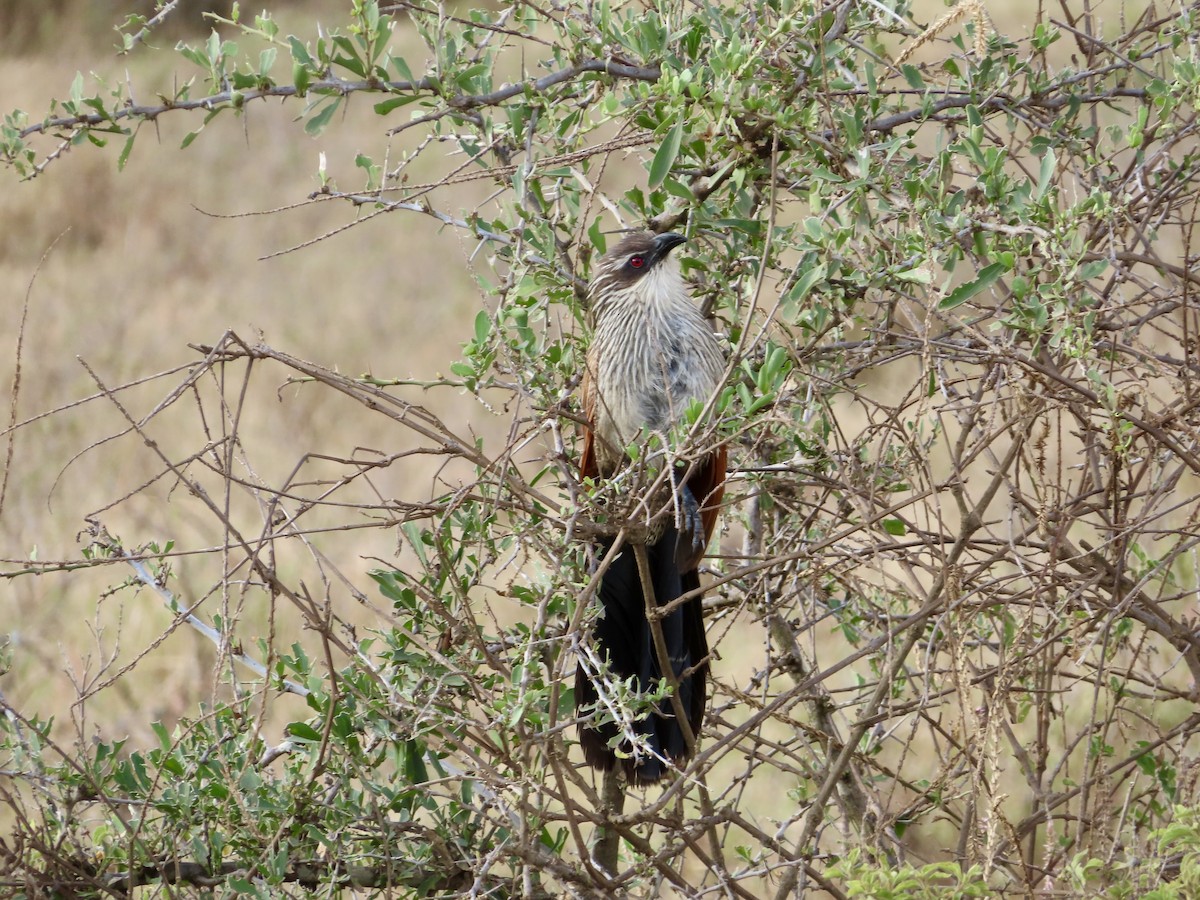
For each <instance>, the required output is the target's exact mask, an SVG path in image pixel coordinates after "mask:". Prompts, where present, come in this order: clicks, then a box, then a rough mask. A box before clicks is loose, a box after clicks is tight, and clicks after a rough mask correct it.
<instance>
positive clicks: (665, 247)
mask: <svg viewBox="0 0 1200 900" xmlns="http://www.w3.org/2000/svg"><path fill="white" fill-rule="evenodd" d="M686 243H687V238H685V237H684V236H683V235H682V234H675V233H674V232H672V231H668V232H666V233H665V234H660V235H659V236H658V237H656V238H655V239H654V255H655V256H656V257H657V258H658V259H665V258H666V256H667V254H668V253H670V252H671V251H672V250H674V249H675V248H676V247H678V246H679V245H680V244H686Z"/></svg>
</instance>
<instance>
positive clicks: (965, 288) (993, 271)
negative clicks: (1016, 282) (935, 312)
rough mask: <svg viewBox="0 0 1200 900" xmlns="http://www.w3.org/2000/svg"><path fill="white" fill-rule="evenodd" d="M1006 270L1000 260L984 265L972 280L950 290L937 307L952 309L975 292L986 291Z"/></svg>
mask: <svg viewBox="0 0 1200 900" xmlns="http://www.w3.org/2000/svg"><path fill="white" fill-rule="evenodd" d="M1007 271H1008V266H1006V265H1005V264H1004V263H1002V262H997V263H992V264H991V265H990V266H984V267H983V268H982V269H980V270H979V275H978V277H976V278H975V280H974V281H968V282H967V283H966V284H960V285H959V286H958V287H956V288H955V289H954V290H952V291H951V292H950V294H949V296H947V297H946V299H944V300H943V301H942V302H941V303H939V304H938V309H954V307H956V306H959V305H960V304H963V303H966V302H967V301H968V300H970V299H971V298H972V297H974V296H975V295H976V294H978V293H981V292H983V291H986V290H987V289H988V288H990V287H991V286H992V285H993V284H995V283H996V282H997V281H999V280H1000V276H1001V275H1003V274H1004V273H1005V272H1007Z"/></svg>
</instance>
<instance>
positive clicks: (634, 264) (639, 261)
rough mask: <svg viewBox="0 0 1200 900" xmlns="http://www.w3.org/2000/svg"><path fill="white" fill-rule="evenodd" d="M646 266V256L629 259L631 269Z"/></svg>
mask: <svg viewBox="0 0 1200 900" xmlns="http://www.w3.org/2000/svg"><path fill="white" fill-rule="evenodd" d="M644 265H646V257H644V256H631V257H629V268H631V269H640V268H641V267H642V266H644Z"/></svg>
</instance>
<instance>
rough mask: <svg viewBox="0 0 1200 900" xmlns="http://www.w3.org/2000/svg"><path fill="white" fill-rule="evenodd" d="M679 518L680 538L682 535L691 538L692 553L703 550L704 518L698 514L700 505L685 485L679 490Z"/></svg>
mask: <svg viewBox="0 0 1200 900" xmlns="http://www.w3.org/2000/svg"><path fill="white" fill-rule="evenodd" d="M679 518H680V538H681V539H682V538H683V536H684V535H689V536H690V537H691V544H692V547H691V549H692V551H693V552H695V553H699V552H700V551H702V550H703V549H704V545H705V543H706V541H705V539H704V516H703V515H702V514H701V512H700V504H699V503H697V502H696V495H695V494H693V493H692V489H691V488H689V487H688V486H687V485H686V484H685V485H681V486H680V488H679Z"/></svg>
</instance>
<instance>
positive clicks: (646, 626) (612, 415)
mask: <svg viewBox="0 0 1200 900" xmlns="http://www.w3.org/2000/svg"><path fill="white" fill-rule="evenodd" d="M683 242H684V238H682V237H681V236H679V235H677V234H660V235H654V234H649V233H644V234H633V235H630V236H629V237H626V238H625V239H624V240H622V241H621V242H620V244H618V245H617V246H616V247H615V248H614V249H613V250H612V251H610V252H609V253H606V254H605V255H604V256H603V257H601V258H600V260H599V261H598V262H597V264H596V269H595V273H594V274H593V277H592V281H591V284H590V287H589V290H588V298H589V304H590V308H591V314H592V320H593V325H594V331H593V335H592V342H591V345H590V348H589V350H588V355H587V372H586V377H585V379H584V384H583V402H584V413H585V415H586V417H587V421H588V424H589V427H588V428H587V430H586V432H585V437H584V449H583V458H582V461H581V469H582V473H583V475H584V477H588V478H594V479H603V478H611V477H613V476H614V475H615V474H616V473H617V472H618V471H619V470H620V469H621V468H622V467H623V466H625V465H626V463H627V461H628V457H627V453H626V448H627V447H629V446H630V445H631V444H633V443H634V442H635V441H638V440H640V439H642V438H644V437H645V436H646V435H648V434H652V433H657V434H663V435H667V434H670V432H671V430H672V428H673V427H674V426H675V425H676V424H677V423H678V422H679V421H680V419H681V418H682V417H683V415H684V413H685V411H686V410H687V409H688V408H689V406H691V404H692V403H693V402H694V401H700V402H706V401H708V400H709V398H710V397H712V395H713V393H714V392H715V391H716V389H717V388H718V386H719V385H720V381H721V377H722V374H723V372H724V369H725V363H724V359H723V356H722V353H721V346H720V344H719V343H718V341H717V338H716V336H715V335H714V334H713V332H712V329H711V328H710V327H709V324H708V322H707V321H706V320H705V319H704V316H703V315H702V314H701V312H700V310H699V308H698V307H697V306H696V304H695V303H694V302H693V301H692V298H691V296H690V294H689V292H688V289H687V284H686V283H685V282H684V280H683V277H682V275H681V274H680V271H679V263H678V261H677V260H675V259H674V258H673V257H672V256H671V251H672V250H673V249H674V248H675V247H677V246H679V245H680V244H682V243H683ZM725 464H726V458H725V448H724V446H723V445H722V446H719V447H717V448H715V449H713V450H711V451H710V452H707V453H705V454H703V455H702V456H701V457H700V458H699V459H695V460H693V461H691V462H690V463H683V462H679V463H677V464H676V468H675V470H674V471H673V472H672V473H671V474H672V476H673V477H671V478H670V484H671V489H672V491H674V496H673V497H668V498H664V499H665V500H669V501H670V502H669V503H667V502H664V503H655V504H654V506H656V507H665V510H664V512H663V513H662V515H660V516H659V517H658V518H657V519H656V520H655V521H653V522H652V523H651V525H650V528H649V529H648V530H647V531H646V533H645V534H644V535H642V537H641V539H644V540H645V547H646V559H647V561H648V563H649V576H650V578H649V580H650V582H651V584H652V586H653V593H654V601H655V603H656V604H657V605H658V606H660V607H661V606H666V605H668V604H670V603H672V602H673V601H675V600H677V599H678V598H680V597H682V596H683V595H684V594H689V595H690V596H689V599H687V600H685V601H684V602H683V603H682V604H680V605H678V606H677V607H676V608H675V609H674V610H672V611H671V612H670V613H668V614H667V615H666V616H665V617H663V618H662V619H661V620H660V621H661V627H662V632H663V637H664V639H665V644H666V650H667V656H668V657H669V665H670V666H671V670H672V671H673V674H674V677H675V681H676V683H677V684H678V690H679V694H678V697H679V700H680V701H681V705H682V709H683V710H684V711H685V714H686V717H687V720H688V724H689V725H690V728H691V733H692V734H693V735H696V734H698V733H699V730H700V725H701V723H702V721H703V718H704V708H705V704H706V701H707V695H708V687H707V676H708V640H707V638H706V636H705V632H704V619H703V614H702V610H701V594H700V577H699V574H698V572H697V569H698V567H699V564H700V558H701V557H702V556H703V555H704V550H705V548H706V547H707V545H708V542H709V538H710V537H711V536H712V532H713V528H714V527H715V525H716V520H717V512H718V508H719V506H720V502H721V496H722V493H723V490H724V482H725ZM611 547H612V541H611V540H610V541H607V542H602V549H603V550H604V551H606V552H607V551H608V550H610V549H611ZM598 596H599V599H600V603H601V605H602V607H603V612H602V614H601V616H600V617H599V619H598V620H597V624H596V649H597V651H598V652H597V655H598V656H599V658H600V659H607V661H608V665H609V673H610V675H611V676H612V677H613V678H615V679H618V680H622V681H624V680H627V679H629V678H633V687H634V688H635V689H636V690H637V691H639V692H645V691H649V690H652V689H654V688H655V687H657V685H658V684H659V682H660V680H661V679H662V678H663V673H664V672H665V671H666V668H665V664H664V661H663V660H660V659H659V657H658V654H657V653H656V651H655V641H654V638H653V633H652V631H651V628H650V623H649V621H648V620H647V617H646V598H645V594H644V593H643V590H642V578H641V574H640V572H639V570H638V563H637V554H636V552H635V550H634V548H633V547H632V546H630V545H626V546H624V547H622V548H621V550H620V555H619V556H617V558H616V559H615V560H613V562H612V564H611V565H610V566H609V568H608V569H607V570H606V571H605V572H604V573H603V575H602V576H601V582H600V586H599V590H598ZM592 668H593V667H585V666H584V665H583V664H582V663H581V664H580V665H579V668H578V670H577V672H576V678H575V700H576V704H577V707H578V708H580V709H586V708H588V707H589V706H590V705H594V704H595V703H596V701H597V700H598V699H599V694H598V690H597V685H596V683H595V682H594V680H593V679H595V678H596V676H597V673H596V672H595V671H591V669H592ZM674 710H675V706H674V704H673V703H672V702H671V699H670V698H669V697H668V698H664V699H662V700H660V701H659V702H658V704H657V706H656V708H655V710H654V711H653V712H651V713H650V715H649V716H647V717H646V718H644V719H642V720H640V721H639V722H638V723H637V724H636V728H637V730H638V731H639V732H640V734H641V735H643V736H644V737H645V742H644V743H645V747H646V748H648V749H649V752H648V753H647V752H645V748H643V749H642V751H640V752H639V751H638V749H637V748H636V747H635V746H631V745H630V742H629V741H627V740H624V741H620V742H617V741H616V738H617V735H618V727H617V725H616V724H615V723H614V722H612V721H609V722H605V723H603V724H600V725H598V726H592V725H584V726H583V727H582V728H581V729H580V742H581V743H582V745H583V752H584V756H585V758H586V759H587V761H588V763H589V764H590V765H592V766H595V767H597V768H600V769H603V770H606V771H607V770H611V769H612V768H613V766H614V765H615V764H616V763H617V762H618V759H619V760H620V762H621V765H622V766H623V768H624V770H625V774H626V776H627V777H628V779H629V780H630V781H632V782H634V783H639V784H645V783H649V782H653V781H657V780H658V779H660V778H661V777H662V776H663V775H664V774H665V773H666V771H667V769H668V762H667V761H668V760H669V761H671V762H674V763H676V764H681V763H683V762H686V761H687V759H688V758H689V756H690V754H691V751H692V748H691V747H690V746H689V744H688V742H687V740H686V739H685V736H684V732H683V729H682V727H681V726H680V723H679V720H678V719H677V718H676V716H675V712H674ZM614 743H615V744H616V748H618V749H619V751H620V752H619V753H618V752H617V749H614V747H613V744H614Z"/></svg>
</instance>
